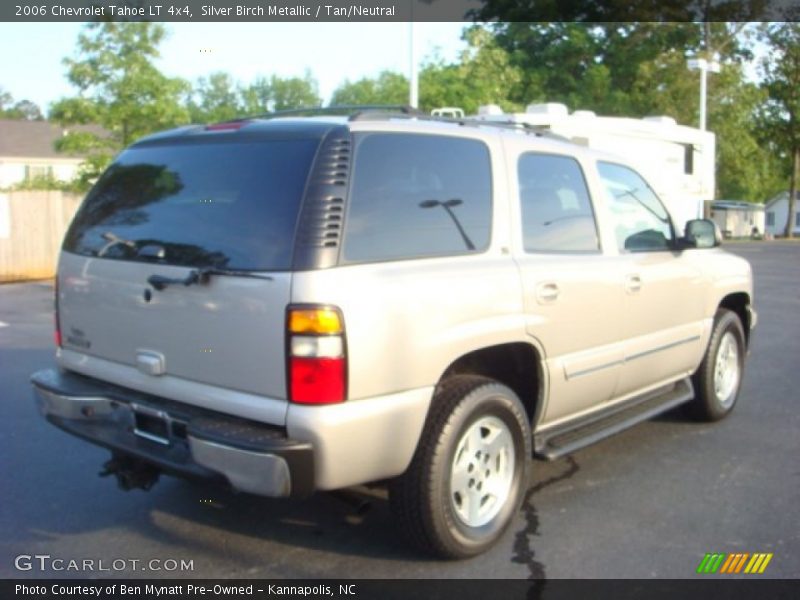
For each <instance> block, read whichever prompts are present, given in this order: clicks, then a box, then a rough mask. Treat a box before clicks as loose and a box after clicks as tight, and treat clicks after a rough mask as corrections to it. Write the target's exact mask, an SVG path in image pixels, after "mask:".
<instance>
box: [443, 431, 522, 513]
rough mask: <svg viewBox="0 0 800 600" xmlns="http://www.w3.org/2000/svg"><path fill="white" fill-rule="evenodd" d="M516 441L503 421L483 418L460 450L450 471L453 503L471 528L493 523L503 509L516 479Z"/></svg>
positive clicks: (465, 437)
mask: <svg viewBox="0 0 800 600" xmlns="http://www.w3.org/2000/svg"><path fill="white" fill-rule="evenodd" d="M514 461H515V456H514V440H513V438H512V437H511V432H510V431H509V429H508V427H507V426H506V424H505V423H503V421H501V420H500V419H498V418H496V417H482V418H481V419H478V420H477V421H476V422H475V423H473V424H472V425H471V426H470V427H469V429H467V431H466V432H464V435H463V436H462V437H461V439H460V440H459V442H458V445H457V446H456V453H455V456H454V457H453V465H452V468H451V470H450V502H451V504H452V507H453V510H454V512H455V514H456V515H457V516H458V518H459V519H460V520H461V521H462V522H463V523H464V524H466V525H468V526H470V527H480V526H481V525H485V524H486V523H488V522H489V521H491V520H492V519H493V518H494V517H495V516H496V515H497V513H498V512H500V509H502V508H503V506H504V505H505V503H506V501H507V500H508V496H509V494H510V492H511V485H512V482H513V479H514Z"/></svg>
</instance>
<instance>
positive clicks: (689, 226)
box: [685, 219, 722, 248]
mask: <svg viewBox="0 0 800 600" xmlns="http://www.w3.org/2000/svg"><path fill="white" fill-rule="evenodd" d="M685 239H686V242H687V244H686V245H687V246H689V247H690V248H716V247H717V246H719V245H720V244H721V243H722V232H721V231H720V230H719V226H718V225H717V224H716V223H715V222H714V221H712V220H711V219H693V220H691V221H688V222H687V223H686V236H685Z"/></svg>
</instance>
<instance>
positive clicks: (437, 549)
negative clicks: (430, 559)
mask: <svg viewBox="0 0 800 600" xmlns="http://www.w3.org/2000/svg"><path fill="white" fill-rule="evenodd" d="M530 462H531V437H530V425H529V423H528V418H527V415H526V412H525V408H524V407H523V406H522V403H521V402H520V400H519V398H518V397H517V395H516V394H515V393H514V392H513V391H512V390H511V389H509V388H508V387H506V386H504V385H501V384H499V383H497V382H496V381H494V380H492V379H488V378H485V377H478V376H472V375H460V376H456V377H453V378H451V379H449V380H446V381H445V382H443V383H442V384H441V385H440V386H439V389H438V390H437V392H436V394H435V396H434V399H433V403H432V404H431V409H430V412H429V414H428V419H427V422H426V424H425V428H424V430H423V433H422V437H421V438H420V442H419V445H418V447H417V450H416V453H415V454H414V458H413V459H412V461H411V464H410V465H409V467H408V469H407V470H406V472H405V473H404V474H403V475H402V476H400V477H398V478H397V479H395V480H393V481H392V482H391V483H390V486H389V493H390V501H391V505H392V509H393V510H394V512H395V515H396V517H397V519H398V522H399V525H400V527H401V528H402V531H403V532H404V533H405V534H406V535H407V537H409V538H410V540H411V541H412V543H414V544H415V545H416V546H417V547H419V548H421V549H423V550H425V551H427V552H430V553H432V554H434V555H437V556H440V557H443V558H465V557H468V556H474V555H476V554H480V553H481V552H484V551H485V550H487V549H488V548H489V547H490V546H492V545H493V544H494V543H495V542H496V541H497V540H498V539H499V538H500V537H501V536H502V535H503V533H504V532H505V530H506V529H507V528H508V526H509V525H510V523H511V521H512V520H513V518H514V516H515V515H516V514H517V511H518V510H519V506H520V503H521V502H522V498H523V495H524V492H525V489H526V488H527V483H528V466H529V465H530Z"/></svg>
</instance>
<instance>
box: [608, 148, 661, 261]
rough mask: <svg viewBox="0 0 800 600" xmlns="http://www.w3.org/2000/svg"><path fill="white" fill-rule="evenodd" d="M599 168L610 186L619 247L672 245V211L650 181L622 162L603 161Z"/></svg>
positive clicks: (636, 248)
mask: <svg viewBox="0 0 800 600" xmlns="http://www.w3.org/2000/svg"><path fill="white" fill-rule="evenodd" d="M597 168H598V171H599V172H600V178H601V179H602V180H603V184H604V186H605V189H606V193H607V198H608V208H609V214H610V216H611V218H612V223H613V226H614V233H615V234H616V238H617V246H618V248H619V249H620V250H627V251H630V252H642V251H657V250H667V249H669V247H670V246H671V241H672V227H671V224H670V219H669V213H667V211H666V209H665V208H664V205H663V204H661V201H660V200H659V199H658V196H656V194H655V192H653V190H652V189H651V188H650V186H649V185H647V182H645V180H644V179H642V177H641V176H640V175H639V174H638V173H637V172H636V171H634V170H632V169H629V168H628V167H623V166H622V165H615V164H612V163H603V162H601V163H598V166H597Z"/></svg>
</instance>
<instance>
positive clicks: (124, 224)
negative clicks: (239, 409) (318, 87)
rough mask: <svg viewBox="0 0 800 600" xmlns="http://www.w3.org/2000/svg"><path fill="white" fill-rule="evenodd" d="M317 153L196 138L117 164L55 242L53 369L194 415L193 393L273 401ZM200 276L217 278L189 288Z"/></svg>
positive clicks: (139, 149) (152, 147)
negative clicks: (301, 217)
mask: <svg viewBox="0 0 800 600" xmlns="http://www.w3.org/2000/svg"><path fill="white" fill-rule="evenodd" d="M318 143H319V140H318V139H269V140H259V141H252V140H251V141H236V138H235V136H208V138H207V139H202V140H197V139H195V140H193V141H192V142H191V143H189V142H187V141H186V140H182V139H178V140H175V141H173V142H170V141H163V142H156V143H152V144H144V145H139V146H135V147H133V148H131V149H129V150H127V151H125V152H123V153H122V154H121V155H120V156H119V158H118V159H117V161H116V162H115V163H114V165H112V166H111V167H110V168H109V170H108V171H107V172H106V173H105V174H104V176H103V177H102V178H101V180H100V181H99V182H98V184H97V185H96V186H95V188H94V189H93V190H92V192H91V193H90V194H89V196H88V197H87V199H86V201H85V202H84V204H83V206H82V207H81V209H80V211H79V212H78V214H77V215H76V218H75V220H74V222H73V224H72V226H71V227H70V230H69V232H68V234H67V237H66V239H65V242H64V247H63V252H62V255H61V259H60V265H59V294H60V300H59V305H60V310H59V313H60V325H61V332H62V340H63V350H62V355H63V356H62V360H61V363H62V365H67V366H69V367H71V368H75V369H76V370H81V371H83V372H85V373H87V374H90V375H93V376H95V377H99V378H106V379H115V380H116V383H124V384H126V385H129V386H131V387H139V388H142V389H145V390H146V391H148V392H151V393H160V394H161V395H163V396H165V397H173V398H176V399H180V400H186V401H192V400H194V401H196V402H197V403H199V404H204V403H206V404H207V398H205V397H201V396H204V391H203V390H204V387H203V385H205V386H207V387H208V389H209V390H210V389H212V388H214V389H216V388H226V389H229V390H232V391H235V392H241V393H243V394H245V395H257V396H265V397H269V398H273V399H279V400H280V399H285V398H286V389H285V358H284V321H285V309H286V305H287V304H288V302H289V297H290V285H291V275H290V268H291V261H292V251H293V243H294V233H295V226H296V222H297V217H298V212H299V207H300V203H301V198H302V195H303V190H304V187H305V185H306V179H307V175H308V171H309V165H310V164H311V162H312V160H313V158H314V153H315V151H316V148H317V146H318ZM203 269H217V270H218V271H221V272H222V273H221V274H211V275H209V276H207V277H206V278H200V281H195V282H191V281H190V279H191V278H192V275H193V273H194V274H197V273H199V272H200V270H203ZM223 273H224V274H223ZM153 276H155V277H156V278H159V277H160V278H166V280H171V281H172V282H171V283H167V284H166V285H163V286H161V285H155V284H154V283H153V282H154V281H157V279H152V277H153ZM148 280H150V281H148ZM162 281H163V280H162ZM184 282H185V283H186V285H185V284H184ZM159 287H161V289H158V288H159ZM120 379H121V380H122V381H120ZM195 384H201V385H200V386H198V385H195ZM181 390H183V391H181ZM186 390H192V393H191V394H188V395H187V393H186ZM187 396H188V397H187ZM212 396H213V394H212Z"/></svg>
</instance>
